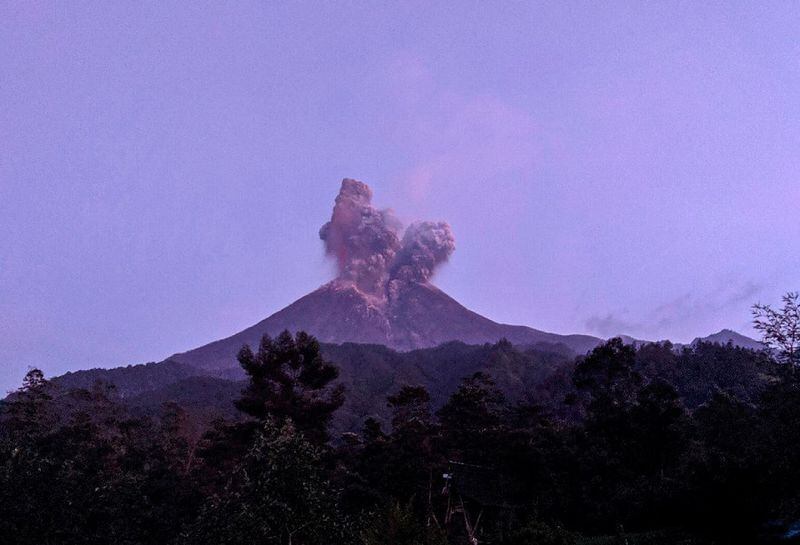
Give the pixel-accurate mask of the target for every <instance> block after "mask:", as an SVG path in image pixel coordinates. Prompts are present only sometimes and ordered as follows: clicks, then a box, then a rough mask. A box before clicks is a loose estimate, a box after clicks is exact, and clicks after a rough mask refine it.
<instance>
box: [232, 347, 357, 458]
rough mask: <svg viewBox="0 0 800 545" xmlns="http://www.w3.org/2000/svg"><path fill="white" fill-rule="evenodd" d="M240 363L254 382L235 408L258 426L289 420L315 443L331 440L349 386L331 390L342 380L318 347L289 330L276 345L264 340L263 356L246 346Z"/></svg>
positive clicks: (240, 353)
mask: <svg viewBox="0 0 800 545" xmlns="http://www.w3.org/2000/svg"><path fill="white" fill-rule="evenodd" d="M238 359H239V364H240V365H241V366H242V369H244V371H245V373H247V375H248V376H249V377H250V382H249V384H248V385H247V388H245V390H244V391H243V392H242V397H241V398H240V399H239V400H237V401H236V407H237V408H238V409H239V410H241V411H243V412H244V413H246V414H249V415H250V416H252V417H254V418H256V419H257V420H259V421H262V422H263V421H265V420H266V419H267V418H268V417H271V418H274V419H277V420H279V421H285V420H287V419H291V420H292V422H293V423H294V426H295V427H296V428H297V429H298V430H299V431H301V432H302V433H303V434H304V435H305V436H306V438H308V439H309V440H310V441H312V442H315V443H318V444H320V443H324V442H326V441H327V440H328V439H329V436H328V425H329V424H330V421H331V418H332V417H333V413H334V412H335V411H336V410H337V409H338V408H339V407H341V406H342V403H344V387H343V386H342V385H338V386H332V384H331V383H332V382H333V381H334V380H336V378H337V377H338V376H339V370H338V369H337V368H336V366H334V365H332V364H330V363H328V362H326V361H325V360H324V359H323V357H322V354H321V352H320V346H319V342H317V340H316V339H315V338H314V337H312V336H310V335H308V334H307V333H305V332H302V331H301V332H299V333H297V335H296V336H295V337H292V335H291V333H289V332H288V331H284V332H283V333H281V334H280V335H279V336H278V337H277V338H276V339H275V340H272V339H271V338H270V337H269V335H264V337H263V338H262V339H261V344H260V345H259V347H258V352H255V353H254V352H253V351H252V350H251V349H250V347H249V346H244V347H243V348H242V350H241V351H240V352H239V355H238Z"/></svg>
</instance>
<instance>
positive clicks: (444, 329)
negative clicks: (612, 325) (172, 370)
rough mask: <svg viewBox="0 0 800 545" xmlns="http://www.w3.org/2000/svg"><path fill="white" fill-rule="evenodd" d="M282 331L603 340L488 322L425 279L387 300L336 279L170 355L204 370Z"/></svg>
mask: <svg viewBox="0 0 800 545" xmlns="http://www.w3.org/2000/svg"><path fill="white" fill-rule="evenodd" d="M284 329H288V330H289V331H291V332H295V331H301V330H302V331H306V332H308V333H311V334H312V335H314V336H316V337H317V338H318V339H319V340H320V341H321V342H323V343H336V344H339V343H345V342H352V343H362V344H381V345H384V346H388V347H390V348H393V349H395V350H403V351H407V350H414V349H418V348H431V347H434V346H438V345H440V344H443V343H446V342H449V341H461V342H463V343H466V344H472V345H475V344H484V343H494V342H497V341H498V340H500V339H502V338H506V339H508V340H509V341H511V342H512V343H514V344H516V345H528V346H536V345H539V346H542V345H558V346H559V347H560V348H562V349H563V348H565V347H566V348H567V349H568V350H569V351H572V352H573V353H576V354H583V353H586V352H587V351H589V350H591V349H592V348H594V347H595V346H597V345H598V344H599V343H600V342H601V339H598V338H596V337H591V336H588V335H556V334H554V333H546V332H543V331H539V330H536V329H532V328H530V327H525V326H514V325H506V324H500V323H497V322H494V321H492V320H490V319H488V318H485V317H484V316H481V315H480V314H478V313H476V312H472V311H471V310H469V309H467V308H465V307H464V306H463V305H461V304H460V303H458V302H457V301H456V300H455V299H453V298H452V297H450V296H448V295H447V294H446V293H444V292H443V291H441V290H440V289H438V288H436V287H435V286H433V285H432V284H429V283H410V284H409V285H407V286H406V287H404V289H403V290H402V291H401V292H400V293H398V294H397V295H396V296H395V297H394V298H393V299H392V300H387V299H381V298H375V297H372V296H370V295H369V294H365V293H363V292H361V291H360V290H359V289H358V288H357V287H356V286H355V285H353V284H351V283H347V282H342V281H338V280H336V281H333V282H330V283H328V284H325V285H324V286H322V287H321V288H319V289H317V290H316V291H314V292H312V293H309V294H308V295H306V296H304V297H302V298H300V299H298V300H297V301H295V302H294V303H292V304H291V305H289V306H287V307H286V308H284V309H283V310H280V311H278V312H276V313H275V314H273V315H271V316H269V317H268V318H266V319H265V320H262V321H261V322H259V323H257V324H255V325H254V326H252V327H249V328H247V329H245V330H243V331H241V332H239V333H236V334H235V335H232V336H230V337H227V338H225V339H221V340H218V341H215V342H212V343H210V344H207V345H205V346H201V347H200V348H196V349H194V350H190V351H188V352H183V353H181V354H176V355H174V356H172V357H171V358H170V359H171V360H173V361H177V362H180V363H185V364H189V365H193V366H196V367H200V368H204V369H225V368H228V367H233V366H235V365H236V359H235V357H236V353H237V352H238V351H239V349H240V348H241V347H242V345H244V344H249V345H251V346H255V345H257V344H258V342H259V340H260V339H261V337H262V336H263V335H264V334H269V335H272V336H275V335H277V334H278V333H280V332H281V331H283V330H284Z"/></svg>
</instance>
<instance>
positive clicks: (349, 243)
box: [319, 178, 455, 296]
mask: <svg viewBox="0 0 800 545" xmlns="http://www.w3.org/2000/svg"><path fill="white" fill-rule="evenodd" d="M319 236H320V238H321V239H322V240H323V241H324V243H325V252H326V253H327V254H328V255H329V256H331V257H333V258H334V259H335V260H336V264H337V266H338V273H339V274H338V278H339V279H342V280H346V281H350V282H353V283H354V284H355V285H356V286H357V287H358V288H359V289H360V290H362V291H364V292H368V293H371V294H375V295H385V296H391V295H392V294H396V293H397V292H398V291H399V290H401V289H402V288H403V287H404V286H405V285H408V284H409V283H414V282H427V281H429V280H430V279H431V278H432V277H433V274H434V273H435V271H436V268H437V267H438V266H439V265H441V264H442V263H444V262H446V261H447V260H448V259H449V257H450V255H451V254H452V253H453V251H454V250H455V238H454V236H453V232H452V230H451V228H450V225H448V224H447V223H446V222H432V221H420V222H415V223H412V224H411V225H409V226H408V228H407V229H405V231H403V226H402V224H401V223H400V221H399V220H398V219H397V218H396V217H395V215H394V214H393V213H392V211H391V210H379V209H377V208H375V207H374V206H373V205H372V190H371V189H370V188H369V186H368V185H367V184H365V183H363V182H359V181H358V180H351V179H347V178H345V179H344V180H342V186H341V189H340V190H339V195H338V196H337V197H336V203H335V205H334V207H333V214H332V216H331V220H330V221H329V222H327V223H326V224H325V225H323V226H322V228H321V229H320V231H319Z"/></svg>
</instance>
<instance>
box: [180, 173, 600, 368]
mask: <svg viewBox="0 0 800 545" xmlns="http://www.w3.org/2000/svg"><path fill="white" fill-rule="evenodd" d="M319 236H320V238H321V239H322V241H323V242H324V245H325V251H326V253H327V254H328V255H329V256H330V257H331V258H333V259H334V260H335V262H336V265H337V271H338V275H337V277H336V278H335V279H334V280H333V281H331V282H329V283H327V284H325V285H323V286H322V287H320V288H319V289H317V290H316V291H313V292H312V293H309V294H308V295H306V296H304V297H302V298H300V299H298V300H297V301H295V302H294V303H292V304H291V305H289V306H287V307H286V308H284V309H283V310H280V311H278V312H276V313H275V314H273V315H271V316H269V317H268V318H266V319H264V320H262V321H261V322H259V323H257V324H255V325H253V326H252V327H249V328H247V329H245V330H244V331H241V332H239V333H236V334H235V335H232V336H230V337H228V338H225V339H222V340H219V341H216V342H212V343H210V344H207V345H205V346H202V347H200V348H197V349H195V350H190V351H188V352H184V353H181V354H175V355H174V356H172V357H171V358H170V359H171V360H173V361H178V362H181V363H187V364H190V365H193V366H195V367H200V368H204V369H224V368H227V367H232V366H235V365H236V360H235V356H236V353H237V352H238V350H239V349H240V348H241V347H242V346H243V345H244V344H249V345H251V346H253V345H257V344H258V342H259V341H260V339H261V337H262V336H263V335H265V334H267V335H271V336H275V335H277V334H279V333H280V332H281V331H283V330H289V331H290V332H296V331H306V332H308V333H310V334H312V335H314V336H315V337H317V338H318V339H319V340H320V341H322V342H324V343H335V344H340V343H346V342H352V343H361V344H380V345H384V346H387V347H389V348H393V349H395V350H401V351H408V350H414V349H418V348H431V347H434V346H438V345H440V344H443V343H446V342H448V341H461V342H464V343H467V344H483V343H494V342H497V341H498V340H500V339H503V338H505V339H507V340H508V341H510V342H512V343H514V344H517V345H528V346H534V345H541V344H547V345H553V346H551V348H558V349H559V350H561V351H562V352H563V351H570V352H573V353H577V354H582V353H585V352H587V351H588V350H591V349H592V348H593V347H595V346H596V345H598V344H599V343H600V342H601V340H600V339H598V338H595V337H590V336H587V335H556V334H553V333H546V332H543V331H538V330H536V329H532V328H529V327H524V326H513V325H506V324H500V323H497V322H494V321H492V320H490V319H488V318H485V317H483V316H481V315H480V314H477V313H475V312H472V311H470V310H468V309H467V308H465V307H464V306H463V305H461V304H460V303H458V302H457V301H456V300H455V299H453V298H452V297H450V296H448V295H447V294H446V293H444V292H443V291H441V290H440V289H438V288H437V287H435V286H434V285H433V284H432V283H431V279H432V278H433V275H434V273H435V271H436V268H437V267H438V266H439V265H441V264H442V263H444V262H446V261H447V260H448V258H449V257H450V255H451V254H452V253H453V251H454V250H455V237H454V236H453V233H452V230H451V228H450V225H449V224H447V223H446V222H431V221H420V222H414V223H412V224H411V225H409V226H408V227H406V228H405V229H403V227H402V224H401V222H400V221H399V220H398V219H397V218H396V217H395V216H394V214H393V213H392V211H391V210H388V209H378V208H375V207H374V206H373V205H372V190H371V189H370V188H369V186H367V184H365V183H363V182H360V181H358V180H352V179H348V178H345V179H344V180H342V184H341V188H340V190H339V194H338V196H337V197H336V202H335V205H334V207H333V213H332V215H331V219H330V221H328V222H327V223H325V224H324V225H323V226H322V228H321V229H320V232H319Z"/></svg>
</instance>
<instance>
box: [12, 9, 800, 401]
mask: <svg viewBox="0 0 800 545" xmlns="http://www.w3.org/2000/svg"><path fill="white" fill-rule="evenodd" d="M380 4H383V6H380ZM431 4H432V3H431V2H419V3H415V2H402V3H399V4H392V5H390V4H389V3H380V2H363V3H349V2H347V3H338V5H334V3H331V2H325V3H323V2H320V3H311V2H306V3H299V2H292V3H291V4H290V5H288V4H283V3H279V2H252V3H247V2H233V3H222V2H209V3H207V4H204V5H203V4H200V3H195V2H193V3H187V2H179V3H167V2H136V3H134V2H130V3H123V2H115V3H109V2H96V3H81V2H52V3H40V2H31V1H25V2H19V3H16V2H3V3H2V4H0V388H1V389H2V390H6V389H8V388H12V387H14V386H16V385H18V384H19V382H20V380H21V378H22V375H23V374H24V373H25V371H26V370H27V369H28V367H29V366H40V367H42V368H43V369H45V371H46V372H47V373H48V374H56V373H61V372H63V371H65V370H67V369H75V368H84V367H90V366H109V365H119V364H127V363H139V362H144V361H150V360H160V359H163V358H164V357H166V356H168V355H170V354H171V353H174V352H178V351H183V350H186V349H189V348H193V347H195V346H198V345H200V344H204V343H206V342H208V341H211V340H214V339H217V338H220V337H222V336H226V335H228V334H231V333H234V332H236V331H238V330H240V329H242V328H244V327H246V326H249V325H251V324H253V323H255V322H256V321H258V320H260V319H262V318H264V317H266V316H267V315H269V314H271V313H272V312H274V311H276V310H278V309H280V308H281V307H283V306H284V305H286V304H288V303H290V302H292V301H293V300H294V299H296V298H297V297H299V296H301V295H303V294H304V293H306V292H308V291H311V290H313V289H315V288H316V287H318V286H319V285H320V284H322V283H323V282H325V281H326V280H328V279H329V278H330V277H331V276H332V267H331V264H330V263H328V262H327V261H326V260H325V259H324V258H323V252H322V244H321V242H320V240H319V239H318V236H317V231H318V229H319V227H320V226H321V225H322V224H323V223H324V222H325V221H326V220H327V219H328V218H329V216H330V211H331V207H332V204H333V202H332V201H333V198H334V196H335V195H336V193H337V191H338V188H339V183H340V181H341V179H342V178H343V177H345V176H347V177H354V178H358V179H361V180H363V181H365V182H367V183H369V184H370V185H371V186H372V187H373V189H374V192H375V200H376V202H377V204H378V205H381V206H391V207H393V208H394V209H395V210H396V211H397V212H398V214H399V215H400V216H401V217H402V218H404V219H406V220H410V219H415V218H423V219H443V220H448V221H449V222H450V223H451V224H452V226H453V229H454V232H455V235H456V239H457V250H456V252H455V255H454V256H453V259H452V261H451V263H450V264H449V265H447V266H446V267H445V268H444V270H443V271H442V272H441V273H440V274H439V276H438V277H437V279H436V283H437V284H438V285H439V286H440V287H442V288H443V289H445V291H447V292H449V293H450V294H451V295H453V296H454V297H456V298H457V299H458V300H460V301H461V302H462V303H464V304H465V305H466V306H468V307H469V308H472V309H474V310H476V311H478V312H481V313H483V314H485V315H486V316H489V317H491V318H493V319H496V320H499V321H504V322H510V323H520V324H526V325H530V326H533V327H537V328H539V329H544V330H549V331H556V332H562V333H573V332H584V333H592V334H597V335H602V336H609V335H613V334H618V333H628V334H631V335H635V336H638V337H641V338H652V339H658V338H665V337H670V338H672V339H674V340H677V341H687V340H690V339H691V338H693V337H694V336H697V335H706V334H709V333H711V332H713V331H716V330H719V329H721V328H723V327H731V328H734V329H739V330H741V331H743V332H745V333H749V332H750V331H749V329H748V325H747V324H748V320H749V312H748V307H749V306H750V305H751V304H752V303H753V302H755V301H758V300H761V301H763V302H773V301H776V300H777V299H778V298H779V296H780V294H781V293H782V292H783V291H786V290H788V289H796V288H800V253H799V252H798V240H799V239H800V214H799V213H798V212H799V211H800V168H798V167H800V152H799V150H800V4H797V3H779V2H767V3H764V2H752V3H749V4H748V3H738V2H728V3H724V4H723V3H719V4H718V5H716V6H711V5H710V4H711V3H699V2H686V3H683V2H680V3H678V2H671V3H666V2H665V3H659V5H648V6H646V7H645V6H644V3H638V2H631V3H620V2H617V3H608V2H603V3H596V2H592V3H586V4H582V3H576V2H552V3H527V2H525V3H522V2H519V3H518V2H514V3H511V2H508V3H502V2H501V3H491V4H490V3H486V2H477V3H467V2H440V3H438V5H435V6H432V5H431ZM648 4H652V3H648ZM706 4H709V5H706Z"/></svg>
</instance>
